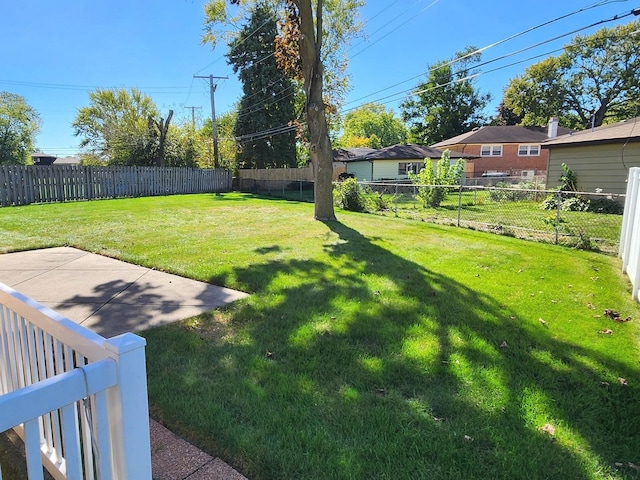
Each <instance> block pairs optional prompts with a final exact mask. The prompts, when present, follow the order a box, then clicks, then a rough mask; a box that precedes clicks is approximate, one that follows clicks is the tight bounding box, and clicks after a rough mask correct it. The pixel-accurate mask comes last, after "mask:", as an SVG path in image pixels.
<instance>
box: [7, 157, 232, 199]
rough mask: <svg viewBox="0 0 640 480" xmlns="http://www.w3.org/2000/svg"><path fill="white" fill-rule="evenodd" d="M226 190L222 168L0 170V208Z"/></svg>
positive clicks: (12, 167)
mask: <svg viewBox="0 0 640 480" xmlns="http://www.w3.org/2000/svg"><path fill="white" fill-rule="evenodd" d="M231 188H232V177H231V172H230V171H229V170H226V169H222V168H220V169H203V168H182V167H181V168H169V167H167V168H160V167H79V166H75V165H65V166H62V165H60V166H53V165H49V166H33V165H29V166H24V165H0V206H9V205H28V204H31V203H51V202H67V201H75V200H97V199H106V198H122V197H149V196H155V195H173V194H186V193H219V192H228V191H230V190H231Z"/></svg>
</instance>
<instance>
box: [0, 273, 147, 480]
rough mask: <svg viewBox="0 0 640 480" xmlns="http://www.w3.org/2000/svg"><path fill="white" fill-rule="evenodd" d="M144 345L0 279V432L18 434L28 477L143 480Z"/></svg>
mask: <svg viewBox="0 0 640 480" xmlns="http://www.w3.org/2000/svg"><path fill="white" fill-rule="evenodd" d="M145 344H146V342H145V340H144V339H143V338H141V337H139V336H137V335H134V334H132V333H125V334H124V335H119V336H117V337H113V338H111V339H105V338H103V337H101V336H100V335H98V334H96V333H94V332H92V331H90V330H87V329H86V328H84V327H81V326H79V325H77V324H75V323H74V322H72V321H71V320H69V319H67V318H65V317H62V316H61V315H59V314H57V313H56V312H54V311H53V310H51V309H49V308H47V307H44V306H42V305H40V304H38V303H36V302H34V301H33V300H31V299H29V298H28V297H26V296H24V295H22V294H20V293H18V292H16V291H15V290H13V289H11V288H9V287H7V286H6V285H4V284H2V283H0V412H1V413H0V432H4V431H6V430H9V429H14V430H15V431H16V432H17V433H18V435H20V437H21V438H22V439H23V440H24V443H25V451H26V457H27V471H28V476H29V479H30V480H34V479H42V478H43V467H44V468H46V469H47V470H48V471H49V473H50V474H51V475H52V476H53V477H54V478H55V479H90V480H92V479H104V480H107V479H109V480H110V479H122V480H125V479H141V480H146V479H151V449H150V440H149V413H148V403H147V383H146V366H145V357H144V347H145ZM1 478H2V472H1V471H0V479H1Z"/></svg>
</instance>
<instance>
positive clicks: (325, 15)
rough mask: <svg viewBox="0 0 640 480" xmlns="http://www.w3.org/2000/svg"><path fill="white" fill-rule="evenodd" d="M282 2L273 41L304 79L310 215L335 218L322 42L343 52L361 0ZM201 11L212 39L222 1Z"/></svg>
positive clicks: (213, 0)
mask: <svg viewBox="0 0 640 480" xmlns="http://www.w3.org/2000/svg"><path fill="white" fill-rule="evenodd" d="M230 2H231V3H233V4H238V3H242V2H240V0H230ZM244 3H247V2H244ZM284 4H285V5H284V6H285V9H284V12H285V13H284V22H283V23H282V25H281V31H280V36H279V38H280V41H277V42H276V43H277V47H276V56H277V57H278V59H279V65H280V67H281V68H283V69H284V70H285V72H287V73H288V74H289V75H290V76H291V77H297V78H299V79H301V80H302V83H303V89H304V93H305V99H306V101H305V104H304V112H305V117H306V118H305V119H306V123H307V128H308V131H309V152H310V156H311V162H312V164H313V166H314V172H315V187H314V194H315V210H314V216H315V218H316V219H319V220H329V219H335V213H334V210H333V193H332V192H333V184H332V178H333V155H332V152H331V140H330V138H329V131H328V127H327V117H326V110H327V102H326V101H325V98H324V94H323V93H324V89H323V87H324V81H325V80H324V78H325V77H324V72H325V68H324V64H323V52H324V53H326V52H325V49H324V48H323V46H325V45H327V46H330V48H336V49H337V50H333V51H332V52H331V53H332V56H337V55H339V54H340V52H346V48H347V46H348V44H349V40H350V39H351V38H352V37H353V35H354V34H355V33H357V31H358V30H359V28H360V25H359V23H358V21H357V9H358V7H359V6H360V5H361V4H362V0H327V2H324V1H323V0H315V1H312V0H285V1H284ZM205 15H206V21H205V25H206V31H205V35H204V37H203V41H205V42H210V43H213V44H215V41H216V34H215V27H216V25H220V23H221V22H224V21H226V20H227V19H228V18H229V15H228V13H227V11H226V2H225V1H224V0H209V2H208V3H207V5H206V6H205ZM325 20H327V26H326V27H325V23H324V22H325ZM327 39H330V41H329V40H327ZM325 40H327V43H326V44H325ZM343 65H344V62H343Z"/></svg>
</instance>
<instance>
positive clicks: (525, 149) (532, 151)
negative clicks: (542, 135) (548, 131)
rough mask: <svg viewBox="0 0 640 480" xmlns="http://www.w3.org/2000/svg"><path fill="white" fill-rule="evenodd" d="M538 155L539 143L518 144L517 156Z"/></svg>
mask: <svg viewBox="0 0 640 480" xmlns="http://www.w3.org/2000/svg"><path fill="white" fill-rule="evenodd" d="M538 155H540V145H518V156H519V157H537V156H538Z"/></svg>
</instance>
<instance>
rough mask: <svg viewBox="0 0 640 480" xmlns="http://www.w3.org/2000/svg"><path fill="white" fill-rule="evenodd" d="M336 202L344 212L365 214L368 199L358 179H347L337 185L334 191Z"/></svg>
mask: <svg viewBox="0 0 640 480" xmlns="http://www.w3.org/2000/svg"><path fill="white" fill-rule="evenodd" d="M333 197H334V202H335V204H336V205H338V206H339V207H340V208H342V209H343V210H349V211H351V212H364V211H365V210H366V197H365V194H364V192H363V191H362V188H361V187H360V185H359V184H358V180H357V179H356V178H347V179H345V180H344V181H343V182H339V183H336V184H335V187H334V190H333Z"/></svg>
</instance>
